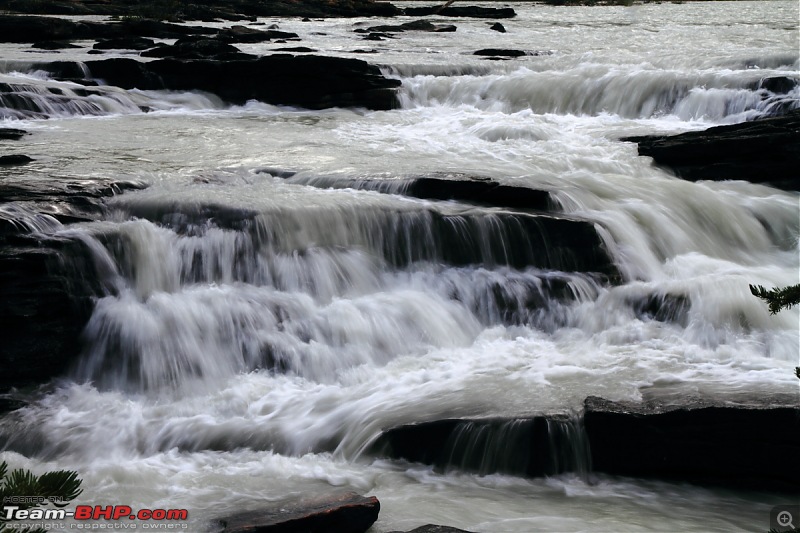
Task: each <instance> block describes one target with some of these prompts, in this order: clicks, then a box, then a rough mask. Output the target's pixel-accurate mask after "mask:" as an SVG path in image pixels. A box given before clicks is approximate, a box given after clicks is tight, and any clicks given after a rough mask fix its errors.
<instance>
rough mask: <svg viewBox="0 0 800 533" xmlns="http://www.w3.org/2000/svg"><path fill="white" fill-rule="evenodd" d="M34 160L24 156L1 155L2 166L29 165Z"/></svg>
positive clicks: (0, 162)
mask: <svg viewBox="0 0 800 533" xmlns="http://www.w3.org/2000/svg"><path fill="white" fill-rule="evenodd" d="M31 161H33V158H30V157H28V156H27V155H22V154H11V155H0V166H5V167H8V166H14V165H27V164H28V163H30V162H31Z"/></svg>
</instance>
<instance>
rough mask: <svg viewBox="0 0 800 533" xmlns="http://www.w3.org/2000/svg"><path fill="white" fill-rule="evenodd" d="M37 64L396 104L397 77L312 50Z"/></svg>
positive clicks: (282, 97) (328, 102)
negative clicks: (255, 55) (309, 52)
mask: <svg viewBox="0 0 800 533" xmlns="http://www.w3.org/2000/svg"><path fill="white" fill-rule="evenodd" d="M85 67H87V68H88V69H89V71H90V72H91V74H90V75H89V76H87V75H86V73H85V71H84V65H82V64H79V63H74V62H53V63H44V64H41V65H38V66H37V68H40V69H42V70H45V71H47V72H49V73H50V74H51V75H52V76H53V77H55V78H57V79H67V80H73V81H78V80H92V79H99V80H102V81H104V82H105V83H107V84H108V85H115V86H117V87H121V88H123V89H141V90H159V89H166V90H173V91H196V90H199V91H206V92H210V93H212V94H216V95H217V96H219V97H220V98H222V99H223V100H225V101H227V102H229V103H232V104H244V103H245V102H247V101H248V100H258V101H261V102H265V103H268V104H274V105H293V106H300V107H304V108H307V109H326V108H331V107H364V108H367V109H376V110H384V109H392V108H394V107H397V97H396V94H395V90H396V88H397V87H398V86H399V85H400V81H399V80H393V79H389V78H386V77H384V76H383V74H381V72H380V69H379V68H378V67H376V66H373V65H370V64H368V63H366V62H365V61H361V60H359V59H345V58H336V57H325V56H316V55H302V56H294V55H291V54H273V55H269V56H264V57H260V58H257V59H236V60H231V61H218V60H212V59H197V60H180V59H160V60H155V61H151V62H147V63H146V62H140V61H136V60H134V59H128V58H116V59H106V60H100V61H88V62H86V63H85Z"/></svg>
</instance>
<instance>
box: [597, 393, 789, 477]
mask: <svg viewBox="0 0 800 533" xmlns="http://www.w3.org/2000/svg"><path fill="white" fill-rule="evenodd" d="M584 427H585V430H586V436H587V438H588V440H589V445H590V448H591V453H592V466H593V468H594V470H595V471H596V472H605V473H608V474H613V475H622V476H633V477H645V478H657V479H666V480H674V481H679V482H691V483H700V484H711V485H722V486H728V487H747V488H754V489H764V490H772V491H791V492H796V491H797V480H798V479H800V461H798V457H797V451H798V450H800V405H798V403H797V402H796V400H795V401H790V402H789V403H786V402H785V401H784V400H781V401H780V402H779V403H778V404H777V405H773V404H771V403H770V401H768V400H765V401H763V402H758V403H755V402H754V403H752V404H738V405H737V404H734V403H731V402H726V403H722V402H704V401H699V400H698V401H691V402H689V401H687V402H685V403H684V404H682V405H662V404H659V403H655V402H650V403H644V404H631V403H623V402H610V401H608V400H604V399H602V398H597V397H589V398H587V399H586V402H585V411H584Z"/></svg>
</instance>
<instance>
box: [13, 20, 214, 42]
mask: <svg viewBox="0 0 800 533" xmlns="http://www.w3.org/2000/svg"><path fill="white" fill-rule="evenodd" d="M217 32H218V30H216V29H213V28H204V27H201V26H185V25H180V24H170V23H168V22H161V21H157V20H149V19H130V20H125V21H122V22H115V23H104V22H90V21H81V22H73V21H71V20H65V19H60V18H56V17H37V16H18V15H0V42H14V43H34V42H39V41H68V40H74V39H114V38H124V37H155V38H159V39H177V38H180V37H185V36H187V35H214V34H216V33H217Z"/></svg>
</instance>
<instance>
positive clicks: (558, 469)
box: [372, 416, 589, 477]
mask: <svg viewBox="0 0 800 533" xmlns="http://www.w3.org/2000/svg"><path fill="white" fill-rule="evenodd" d="M372 451H373V453H376V454H378V455H383V456H388V457H392V458H396V459H405V460H407V461H411V462H416V463H423V464H428V465H432V466H435V467H436V468H437V469H439V470H441V471H448V470H462V471H470V472H477V473H479V474H481V475H486V474H493V473H498V472H499V473H504V474H515V475H521V476H526V477H542V476H551V475H556V474H561V473H564V472H582V473H586V472H588V470H589V464H588V460H589V450H588V443H587V441H586V439H585V438H584V436H583V432H582V429H581V427H580V424H579V422H578V421H577V420H570V419H568V418H556V417H543V416H537V417H532V418H517V419H501V418H498V419H478V420H458V419H451V420H436V421H434V422H425V423H422V424H412V425H406V426H399V427H396V428H392V429H389V430H386V431H384V432H383V433H382V434H381V436H380V437H379V438H378V440H377V441H376V442H375V444H374V445H373V447H372Z"/></svg>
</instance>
